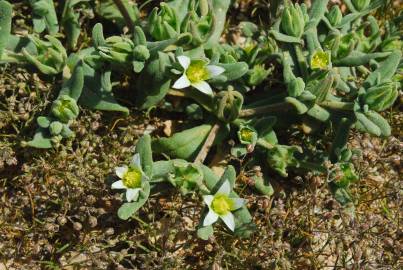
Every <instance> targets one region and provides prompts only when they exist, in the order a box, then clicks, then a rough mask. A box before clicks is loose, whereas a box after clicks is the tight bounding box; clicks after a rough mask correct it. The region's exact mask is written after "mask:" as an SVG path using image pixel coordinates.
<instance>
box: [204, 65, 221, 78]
mask: <svg viewBox="0 0 403 270" xmlns="http://www.w3.org/2000/svg"><path fill="white" fill-rule="evenodd" d="M206 68H207V70H208V71H209V73H210V77H216V76H218V75H221V74H223V73H224V72H225V68H223V67H219V66H214V65H209V66H207V67H206Z"/></svg>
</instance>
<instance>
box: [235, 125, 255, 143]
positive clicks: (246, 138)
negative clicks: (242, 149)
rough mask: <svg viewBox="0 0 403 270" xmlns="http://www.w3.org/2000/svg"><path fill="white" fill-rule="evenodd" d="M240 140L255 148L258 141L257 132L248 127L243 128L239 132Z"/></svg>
mask: <svg viewBox="0 0 403 270" xmlns="http://www.w3.org/2000/svg"><path fill="white" fill-rule="evenodd" d="M238 139H239V141H240V142H241V143H242V144H246V145H252V146H254V145H255V144H256V141H257V132H256V131H255V130H254V129H253V128H251V127H248V126H243V127H241V128H240V129H239V131H238Z"/></svg>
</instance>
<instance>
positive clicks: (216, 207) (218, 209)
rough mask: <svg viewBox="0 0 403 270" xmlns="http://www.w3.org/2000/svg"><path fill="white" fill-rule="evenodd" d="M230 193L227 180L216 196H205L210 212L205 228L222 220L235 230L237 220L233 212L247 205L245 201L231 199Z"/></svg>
mask: <svg viewBox="0 0 403 270" xmlns="http://www.w3.org/2000/svg"><path fill="white" fill-rule="evenodd" d="M230 193H231V186H230V183H229V182H228V180H225V181H224V183H223V184H222V186H221V187H220V188H219V189H218V191H217V192H216V194H214V195H206V196H203V200H204V202H205V203H206V204H207V206H208V208H209V212H208V213H207V215H206V217H205V218H204V220H203V226H208V225H211V224H213V223H214V222H216V221H217V220H218V218H221V219H222V221H224V223H225V225H227V227H228V228H229V229H230V230H231V231H234V230H235V219H234V215H233V214H232V213H231V212H232V211H234V210H237V209H239V208H241V207H242V206H243V205H244V204H245V200H244V199H241V198H235V197H234V198H233V197H229V194H230Z"/></svg>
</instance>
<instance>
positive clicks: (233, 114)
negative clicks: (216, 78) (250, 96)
mask: <svg viewBox="0 0 403 270" xmlns="http://www.w3.org/2000/svg"><path fill="white" fill-rule="evenodd" d="M242 105H243V96H242V94H241V93H239V92H237V91H234V90H233V89H232V88H231V89H228V90H227V91H221V92H220V93H218V95H217V98H216V105H215V106H216V114H217V117H218V118H219V119H220V120H222V121H224V122H227V123H229V122H232V121H234V120H235V119H237V118H238V116H239V113H240V111H241V109H242Z"/></svg>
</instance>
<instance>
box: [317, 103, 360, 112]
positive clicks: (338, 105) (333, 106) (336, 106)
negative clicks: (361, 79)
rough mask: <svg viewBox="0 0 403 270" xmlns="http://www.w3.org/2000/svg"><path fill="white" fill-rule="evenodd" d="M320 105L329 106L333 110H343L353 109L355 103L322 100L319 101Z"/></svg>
mask: <svg viewBox="0 0 403 270" xmlns="http://www.w3.org/2000/svg"><path fill="white" fill-rule="evenodd" d="M319 105H320V106H323V107H327V108H329V109H333V110H341V111H353V110H354V103H353V102H342V101H322V102H321V103H319Z"/></svg>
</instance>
